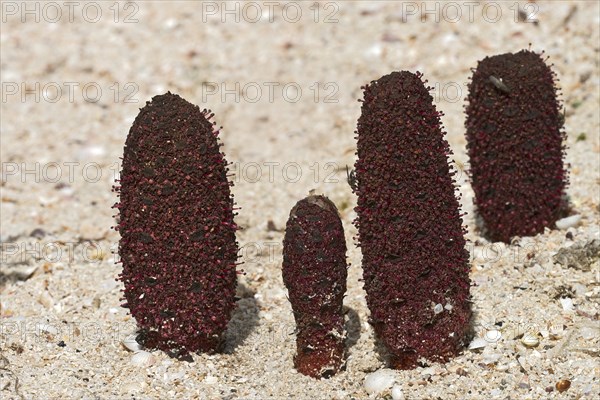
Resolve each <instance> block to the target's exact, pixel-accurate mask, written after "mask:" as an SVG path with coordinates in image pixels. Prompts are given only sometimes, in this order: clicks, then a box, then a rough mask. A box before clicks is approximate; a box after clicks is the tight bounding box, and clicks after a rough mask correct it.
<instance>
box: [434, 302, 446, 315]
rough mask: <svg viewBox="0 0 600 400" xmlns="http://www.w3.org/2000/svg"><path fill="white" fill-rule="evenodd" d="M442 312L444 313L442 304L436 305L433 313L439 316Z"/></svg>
mask: <svg viewBox="0 0 600 400" xmlns="http://www.w3.org/2000/svg"><path fill="white" fill-rule="evenodd" d="M442 311H444V306H442V305H441V304H439V303H438V304H436V305H435V307H433V313H434V314H439V313H441V312H442Z"/></svg>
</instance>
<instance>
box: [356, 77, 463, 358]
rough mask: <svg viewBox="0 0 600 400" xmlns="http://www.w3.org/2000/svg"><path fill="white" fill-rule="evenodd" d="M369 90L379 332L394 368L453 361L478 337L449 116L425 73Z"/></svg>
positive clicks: (369, 238)
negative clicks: (473, 333)
mask: <svg viewBox="0 0 600 400" xmlns="http://www.w3.org/2000/svg"><path fill="white" fill-rule="evenodd" d="M363 89H364V100H363V105H362V114H361V116H360V118H359V120H358V127H357V132H356V133H357V134H358V137H357V138H358V153H357V154H358V160H357V162H356V165H355V168H356V180H357V189H356V193H357V195H358V206H357V207H356V212H357V215H358V217H357V220H356V225H357V227H358V232H359V241H360V247H361V249H362V254H363V271H364V281H365V290H366V292H367V304H368V306H369V309H370V310H371V324H372V325H373V326H374V328H375V331H376V333H377V334H378V336H379V338H380V340H381V341H382V342H383V344H385V346H386V347H387V349H388V350H389V352H390V353H391V365H392V366H393V367H394V368H399V369H409V368H413V367H415V366H416V365H417V361H418V359H419V358H425V359H428V360H432V361H445V360H447V359H448V358H450V357H452V356H454V355H456V354H457V353H459V351H460V350H461V348H462V347H463V346H464V344H465V342H466V340H467V336H468V334H469V332H470V329H469V322H470V316H471V311H470V306H469V285H470V284H469V264H468V252H467V251H466V250H465V240H464V228H463V227H462V218H461V215H460V212H459V204H458V200H457V198H456V197H455V194H454V181H453V178H452V175H453V174H454V172H451V171H450V168H449V165H448V156H449V154H450V149H449V146H448V143H447V142H446V141H445V140H444V138H443V134H444V132H443V131H442V128H441V123H440V115H441V114H440V113H438V112H437V111H436V109H435V107H434V106H433V103H432V102H433V98H432V97H431V95H430V94H429V90H430V88H426V87H425V85H424V83H423V82H422V81H421V74H419V73H417V74H416V75H415V74H413V73H410V72H406V71H402V72H393V73H391V74H389V75H386V76H384V77H382V78H380V79H379V80H377V81H374V82H371V83H370V84H369V85H367V86H366V87H364V88H363Z"/></svg>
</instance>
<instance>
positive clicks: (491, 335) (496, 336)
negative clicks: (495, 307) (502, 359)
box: [485, 329, 502, 343]
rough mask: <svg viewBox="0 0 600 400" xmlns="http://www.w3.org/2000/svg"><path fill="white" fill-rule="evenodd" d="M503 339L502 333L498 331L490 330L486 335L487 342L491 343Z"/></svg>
mask: <svg viewBox="0 0 600 400" xmlns="http://www.w3.org/2000/svg"><path fill="white" fill-rule="evenodd" d="M501 338H502V332H500V331H499V330H496V329H490V330H489V331H487V332H486V333H485V340H487V341H488V342H490V343H496V342H497V341H498V340H500V339H501Z"/></svg>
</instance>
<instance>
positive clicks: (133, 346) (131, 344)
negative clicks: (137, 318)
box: [121, 334, 142, 352]
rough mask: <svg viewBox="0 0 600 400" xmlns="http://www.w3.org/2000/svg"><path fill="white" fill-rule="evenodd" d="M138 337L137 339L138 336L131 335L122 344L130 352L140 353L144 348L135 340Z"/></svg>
mask: <svg viewBox="0 0 600 400" xmlns="http://www.w3.org/2000/svg"><path fill="white" fill-rule="evenodd" d="M136 337H137V335H136V334H133V335H129V336H127V337H126V338H125V339H123V341H122V342H121V344H122V345H123V346H124V347H125V348H126V349H127V350H130V351H133V352H136V351H140V350H142V346H141V345H140V344H139V343H138V342H137V340H135V338H136Z"/></svg>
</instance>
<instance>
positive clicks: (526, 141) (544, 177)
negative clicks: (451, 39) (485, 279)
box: [466, 50, 567, 242]
mask: <svg viewBox="0 0 600 400" xmlns="http://www.w3.org/2000/svg"><path fill="white" fill-rule="evenodd" d="M554 81H555V74H554V73H553V72H552V70H551V69H550V67H548V66H547V65H546V64H545V62H544V60H543V59H542V57H541V56H540V55H539V54H536V53H534V52H531V51H527V50H523V51H520V52H518V53H516V54H511V53H507V54H501V55H497V56H493V57H486V58H484V59H483V60H482V61H480V62H479V64H478V66H477V70H475V72H474V73H473V77H472V80H471V83H470V84H469V96H468V98H467V100H468V106H467V107H466V113H467V119H466V128H467V150H468V154H469V160H470V164H471V167H470V175H471V180H472V186H473V190H474V192H475V205H476V207H477V212H478V214H479V215H480V216H481V218H482V220H483V224H484V227H485V231H486V232H485V233H486V235H487V236H488V237H489V238H490V239H491V240H494V241H503V242H509V241H510V240H511V238H512V237H513V236H530V235H536V234H538V233H542V232H543V231H544V228H545V227H553V226H554V223H555V222H556V220H557V219H558V218H560V217H561V214H562V213H563V211H564V210H565V209H566V207H565V204H564V197H563V196H564V191H565V186H566V184H567V172H566V169H565V167H564V164H563V156H564V146H563V141H564V139H565V133H564V130H563V122H564V120H563V116H562V115H561V113H560V108H561V106H560V103H559V102H558V101H557V88H556V86H555V83H554Z"/></svg>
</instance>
